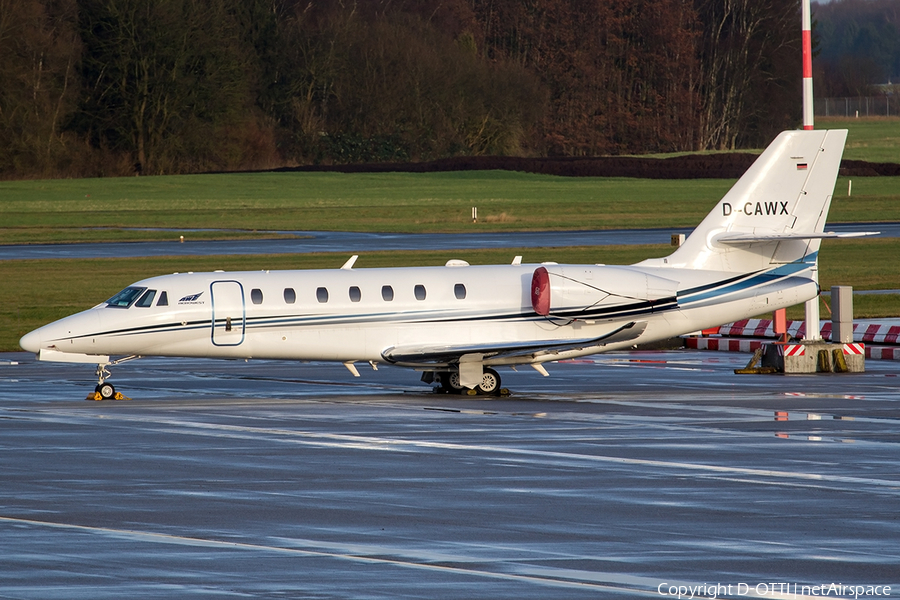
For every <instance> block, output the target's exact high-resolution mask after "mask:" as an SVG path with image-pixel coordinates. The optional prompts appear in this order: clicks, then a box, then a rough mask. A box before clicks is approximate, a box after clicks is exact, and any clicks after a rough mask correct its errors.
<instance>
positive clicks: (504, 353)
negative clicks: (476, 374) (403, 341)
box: [381, 321, 647, 364]
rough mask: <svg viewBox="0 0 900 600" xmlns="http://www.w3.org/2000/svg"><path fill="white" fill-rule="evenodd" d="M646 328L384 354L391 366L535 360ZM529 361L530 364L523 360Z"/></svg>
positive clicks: (625, 337)
mask: <svg viewBox="0 0 900 600" xmlns="http://www.w3.org/2000/svg"><path fill="white" fill-rule="evenodd" d="M646 328H647V322H646V321H632V322H630V323H626V324H625V325H622V326H621V327H618V328H616V329H614V330H612V331H610V332H609V333H607V334H605V335H602V336H600V337H595V338H586V339H580V340H572V339H567V340H553V341H545V342H541V343H536V342H533V341H531V342H520V343H510V344H502V345H497V344H466V345H462V344H460V345H438V344H435V345H430V346H429V345H416V346H394V347H391V348H388V349H387V350H385V351H384V352H382V353H381V356H382V357H383V358H384V360H385V361H387V362H389V363H404V364H434V363H448V364H449V363H454V362H457V361H459V359H460V357H461V356H463V355H466V354H480V355H482V356H483V358H484V359H491V358H513V357H517V356H528V355H531V356H532V357H533V358H537V357H539V356H545V355H547V354H559V353H561V352H566V351H569V350H583V349H585V348H591V347H594V346H597V347H598V349H599V347H601V346H605V345H607V344H613V343H618V342H627V341H629V340H633V339H637V338H638V337H639V336H640V335H641V334H642V333H643V332H644V329H646ZM523 362H529V361H523Z"/></svg>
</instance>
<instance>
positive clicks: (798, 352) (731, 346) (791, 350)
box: [684, 337, 900, 360]
mask: <svg viewBox="0 0 900 600" xmlns="http://www.w3.org/2000/svg"><path fill="white" fill-rule="evenodd" d="M771 343H772V342H771V341H769V340H749V339H745V340H729V339H725V338H709V337H686V338H684V345H685V347H686V348H691V349H693V350H713V351H719V352H748V353H752V352H756V350H757V348H761V347H763V346H766V345H768V344H771ZM843 351H844V355H846V356H852V355H856V354H864V355H865V357H866V358H871V359H873V360H900V347H883V346H867V345H865V344H859V343H855V342H854V343H852V344H844V348H843ZM784 353H785V354H786V355H787V356H805V355H806V346H804V345H803V344H787V345H785V348H784Z"/></svg>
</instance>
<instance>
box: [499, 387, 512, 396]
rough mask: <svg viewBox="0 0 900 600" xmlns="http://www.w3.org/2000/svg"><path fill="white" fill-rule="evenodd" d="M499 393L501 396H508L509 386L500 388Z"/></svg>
mask: <svg viewBox="0 0 900 600" xmlns="http://www.w3.org/2000/svg"><path fill="white" fill-rule="evenodd" d="M500 395H501V396H509V395H510V392H509V388H500Z"/></svg>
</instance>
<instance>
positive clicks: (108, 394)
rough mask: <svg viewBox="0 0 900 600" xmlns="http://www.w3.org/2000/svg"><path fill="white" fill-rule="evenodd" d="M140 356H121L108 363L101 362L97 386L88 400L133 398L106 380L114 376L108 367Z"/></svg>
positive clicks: (88, 396)
mask: <svg viewBox="0 0 900 600" xmlns="http://www.w3.org/2000/svg"><path fill="white" fill-rule="evenodd" d="M137 358H140V356H126V357H125V358H120V359H119V360H114V361H112V362H108V363H100V364H98V365H97V373H96V375H97V387H95V388H94V391H93V392H91V393H90V394H88V395H87V400H97V401H100V400H131V398H129V397H128V396H125V395H124V394H122V393H120V392H117V391H116V387H115V386H114V385H113V384H111V383H109V382H108V381H106V380H107V379H109V378H110V377H111V376H112V373H110V372H109V369H107V368H106V367H110V366H112V365H118V364H120V363H123V362H126V361H129V360H135V359H137Z"/></svg>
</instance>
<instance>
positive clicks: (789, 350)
mask: <svg viewBox="0 0 900 600" xmlns="http://www.w3.org/2000/svg"><path fill="white" fill-rule="evenodd" d="M784 355H785V356H806V346H804V345H803V344H788V345H787V346H785V347H784Z"/></svg>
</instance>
